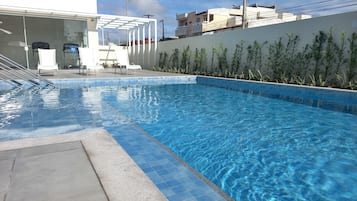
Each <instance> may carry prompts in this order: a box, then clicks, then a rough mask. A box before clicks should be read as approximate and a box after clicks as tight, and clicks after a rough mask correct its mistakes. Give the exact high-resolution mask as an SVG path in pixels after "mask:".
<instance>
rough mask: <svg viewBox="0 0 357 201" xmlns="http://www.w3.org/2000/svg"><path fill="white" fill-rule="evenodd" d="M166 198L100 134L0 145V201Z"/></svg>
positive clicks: (94, 131)
mask: <svg viewBox="0 0 357 201" xmlns="http://www.w3.org/2000/svg"><path fill="white" fill-rule="evenodd" d="M17 200H58V201H59V200H72V201H82V200H83V201H84V200H86V201H90V200H93V201H102V200H103V201H104V200H110V201H115V200H118V201H119V200H123V201H130V200H133V201H135V200H147V201H151V200H152V201H161V200H162V201H164V200H167V198H166V197H165V196H164V195H163V194H162V193H161V192H160V190H159V189H158V188H157V187H156V186H155V185H154V184H153V183H152V182H151V180H150V179H149V178H148V177H147V176H146V175H145V173H144V172H143V171H142V170H141V169H140V168H139V167H138V166H137V165H136V164H135V162H134V161H133V160H132V159H131V158H130V156H129V155H128V154H127V153H126V152H125V151H124V149H123V148H122V147H121V146H120V145H119V144H118V143H117V142H116V141H115V140H114V139H113V138H112V137H111V136H110V135H109V134H108V133H107V132H106V131H105V130H103V129H91V130H84V131H80V132H76V133H71V134H63V135H55V136H49V137H43V138H29V139H21V140H14V141H6V142H0V201H17Z"/></svg>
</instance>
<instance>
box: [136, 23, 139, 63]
mask: <svg viewBox="0 0 357 201" xmlns="http://www.w3.org/2000/svg"><path fill="white" fill-rule="evenodd" d="M136 31H137V32H138V33H137V34H138V38H137V45H136V46H137V52H136V57H135V59H136V63H139V61H140V56H139V55H140V27H139V25H137V27H136Z"/></svg>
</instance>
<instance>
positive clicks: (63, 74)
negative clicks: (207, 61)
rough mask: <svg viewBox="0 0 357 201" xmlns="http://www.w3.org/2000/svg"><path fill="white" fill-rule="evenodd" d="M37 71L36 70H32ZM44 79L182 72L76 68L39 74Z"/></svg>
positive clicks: (144, 75) (120, 76)
mask: <svg viewBox="0 0 357 201" xmlns="http://www.w3.org/2000/svg"><path fill="white" fill-rule="evenodd" d="M34 72H36V73H37V71H34ZM41 75H42V76H43V77H44V78H46V79H71V78H74V79H75V78H124V77H161V76H180V75H182V76H183V74H178V73H166V72H159V71H151V70H129V71H128V72H126V71H124V70H121V71H120V70H119V69H113V68H105V69H104V70H102V71H98V72H96V73H89V74H83V73H81V74H80V73H79V70H78V69H64V70H59V71H57V72H56V73H52V72H50V73H48V74H46V73H44V74H41Z"/></svg>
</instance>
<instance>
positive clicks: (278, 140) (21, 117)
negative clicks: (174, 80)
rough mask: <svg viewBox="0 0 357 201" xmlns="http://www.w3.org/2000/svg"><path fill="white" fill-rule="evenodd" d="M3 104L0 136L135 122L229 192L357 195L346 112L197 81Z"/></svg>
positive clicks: (242, 196) (352, 127)
mask: <svg viewBox="0 0 357 201" xmlns="http://www.w3.org/2000/svg"><path fill="white" fill-rule="evenodd" d="M1 106H2V107H1V112H0V115H1V116H0V117H1V124H0V126H1V130H0V140H8V139H16V138H24V137H29V136H31V137H34V136H43V135H45V134H48V133H53V134H56V133H66V132H71V131H76V130H80V129H84V128H93V127H105V128H107V129H108V130H111V129H112V130H115V129H114V128H115V127H116V125H120V126H122V127H125V125H126V124H127V123H129V122H133V123H134V124H136V125H138V126H140V127H141V128H142V129H144V130H145V131H146V132H147V133H149V134H150V135H152V136H153V137H154V138H156V139H157V140H158V141H160V142H161V143H162V144H163V145H165V146H166V147H168V148H169V149H170V150H171V151H172V152H174V153H175V154H176V155H177V156H178V157H180V158H181V159H183V160H184V161H185V162H186V163H187V164H189V165H190V166H191V167H192V168H194V169H195V170H197V171H198V172H200V173H201V174H202V175H204V176H205V177H206V178H208V179H209V180H210V181H211V182H213V183H214V184H215V185H217V186H218V187H219V188H221V189H222V190H223V191H224V192H226V193H227V194H228V195H230V196H231V197H232V198H234V199H235V200H326V201H330V200H331V201H332V200H341V201H342V200H353V199H354V198H356V197H357V188H355V186H356V185H357V116H356V115H353V114H350V113H342V112H337V111H332V110H326V109H321V108H318V107H312V106H308V105H303V104H296V103H293V102H288V101H284V100H280V99H277V98H269V97H264V96H258V95H254V94H250V93H243V92H239V91H233V90H228V89H222V88H214V87H208V86H203V85H197V84H182V85H152V86H150V85H147V86H125V87H121V86H115V87H114V86H111V87H110V86H108V87H87V88H73V89H71V88H63V89H56V90H53V91H48V92H42V93H40V94H38V95H31V94H23V95H21V96H19V97H17V99H10V100H8V102H7V103H6V104H5V105H1ZM107 110H111V111H109V112H108V111H107ZM108 115H109V116H108ZM119 134H120V133H115V135H119ZM115 137H118V136H115ZM129 137H130V136H129ZM138 146H140V145H138ZM133 151H135V150H133ZM149 156H151V155H148V156H147V157H149ZM152 157H154V155H153V156H152ZM148 160H149V159H148ZM176 190H179V189H176Z"/></svg>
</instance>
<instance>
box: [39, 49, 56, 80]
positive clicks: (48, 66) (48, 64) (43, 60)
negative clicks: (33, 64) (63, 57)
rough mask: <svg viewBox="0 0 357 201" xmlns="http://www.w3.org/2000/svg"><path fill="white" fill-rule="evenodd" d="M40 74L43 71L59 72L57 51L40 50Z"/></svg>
mask: <svg viewBox="0 0 357 201" xmlns="http://www.w3.org/2000/svg"><path fill="white" fill-rule="evenodd" d="M37 70H38V73H39V74H40V73H41V72H40V71H41V70H46V71H47V70H51V71H52V70H55V71H57V70H58V64H57V62H56V49H38V66H37Z"/></svg>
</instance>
